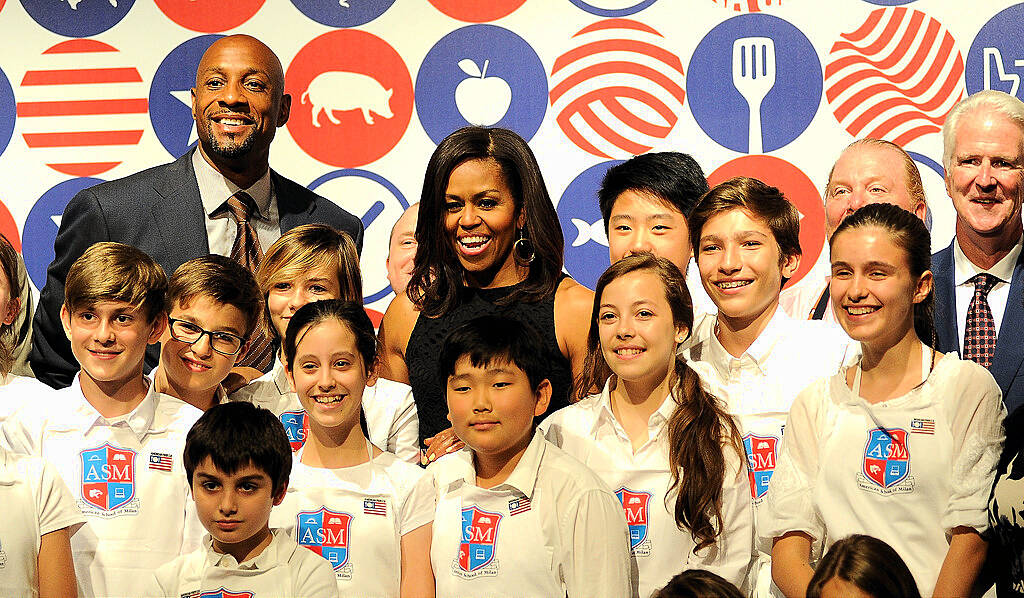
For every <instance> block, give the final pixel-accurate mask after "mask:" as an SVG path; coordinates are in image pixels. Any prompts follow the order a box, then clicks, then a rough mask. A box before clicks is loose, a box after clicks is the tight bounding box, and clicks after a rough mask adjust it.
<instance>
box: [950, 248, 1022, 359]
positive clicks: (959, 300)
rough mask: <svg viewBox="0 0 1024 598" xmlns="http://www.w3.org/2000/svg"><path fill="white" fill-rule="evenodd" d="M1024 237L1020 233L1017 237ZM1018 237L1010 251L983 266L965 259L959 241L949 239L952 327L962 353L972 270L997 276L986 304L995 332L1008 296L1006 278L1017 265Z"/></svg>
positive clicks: (970, 295) (999, 325) (1011, 274)
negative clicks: (951, 268)
mask: <svg viewBox="0 0 1024 598" xmlns="http://www.w3.org/2000/svg"><path fill="white" fill-rule="evenodd" d="M1021 239H1024V236H1022V237H1021ZM1021 239H1017V244H1016V245H1014V246H1013V249H1011V250H1010V253H1008V254H1006V255H1005V256H1004V257H1003V259H1001V260H999V261H998V262H997V263H996V265H995V266H992V267H991V268H989V269H988V270H983V269H981V268H979V267H977V266H975V265H974V264H973V263H972V262H971V260H969V259H967V256H966V255H964V251H963V250H962V249H960V242H959V241H958V240H957V239H955V238H954V239H953V289H954V293H953V295H954V297H955V298H956V299H955V300H956V331H957V336H958V337H959V338H958V340H959V341H960V354H961V355H963V354H964V334H965V333H966V331H967V310H968V309H969V308H970V306H971V299H973V298H974V283H973V282H969V281H970V279H971V278H973V277H974V276H975V275H976V274H981V273H982V272H985V273H988V274H991V275H992V276H995V277H996V278H998V279H999V281H1000V282H997V283H996V284H995V286H993V287H992V290H991V291H989V293H988V306H989V309H991V310H992V319H993V320H995V325H996V336H999V328H1000V327H1001V326H1002V323H1003V314H1004V313H1006V300H1007V298H1009V296H1010V281H1011V280H1012V279H1013V268H1014V267H1015V266H1016V265H1017V258H1018V257H1020V250H1021Z"/></svg>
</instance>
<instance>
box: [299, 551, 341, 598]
mask: <svg viewBox="0 0 1024 598" xmlns="http://www.w3.org/2000/svg"><path fill="white" fill-rule="evenodd" d="M299 550H302V551H304V552H306V553H308V554H305V555H303V556H304V557H305V558H303V559H302V560H301V561H299V566H298V567H296V570H295V571H293V579H294V580H295V582H296V585H295V589H294V591H295V596H302V598H338V580H337V578H336V577H335V576H334V570H333V569H331V565H330V563H328V562H327V559H324V558H322V557H319V556H317V555H316V554H315V553H313V552H311V551H309V550H306V549H305V548H302V547H299ZM310 557H312V558H310Z"/></svg>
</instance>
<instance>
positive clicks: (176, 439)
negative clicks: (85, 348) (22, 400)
mask: <svg viewBox="0 0 1024 598" xmlns="http://www.w3.org/2000/svg"><path fill="white" fill-rule="evenodd" d="M80 375H81V374H79V376H80ZM79 376H76V377H75V380H74V382H73V383H72V385H71V386H69V387H68V388H65V389H62V390H59V391H54V392H53V393H52V394H51V395H49V397H48V399H49V400H48V402H46V403H40V402H36V403H29V404H26V405H24V406H23V407H22V408H21V409H19V410H18V411H16V412H15V413H14V414H13V415H11V417H10V418H9V419H8V420H7V421H6V422H4V425H3V426H2V427H0V444H2V445H3V446H5V447H7V448H10V449H11V450H14V451H16V452H20V453H24V454H30V455H37V456H40V457H43V458H45V459H46V460H48V461H49V462H50V463H51V464H53V466H54V468H55V469H56V470H57V472H58V474H59V475H60V477H61V479H63V481H64V483H65V484H67V486H68V488H69V489H70V491H71V494H72V496H74V498H75V500H76V502H77V505H78V507H79V509H81V511H82V514H83V515H85V520H86V523H85V525H84V526H83V527H82V528H81V529H80V530H79V531H78V532H77V533H76V534H75V536H74V537H73V538H72V539H71V551H72V554H73V557H74V561H75V574H76V575H77V576H78V588H79V589H78V593H79V596H82V597H91V596H97V597H99V596H102V597H116V596H125V597H132V598H134V597H136V596H140V595H142V594H141V593H140V592H141V591H142V589H143V586H144V584H145V580H146V578H147V576H148V574H149V572H151V571H153V570H154V569H156V567H158V566H159V565H161V564H163V563H165V562H167V561H169V560H171V559H173V558H174V557H175V556H177V555H179V554H183V553H185V552H188V551H190V550H192V549H193V548H195V547H196V546H198V541H199V538H200V537H201V536H202V527H201V525H200V524H199V521H198V519H197V518H196V515H195V508H194V506H193V504H192V499H191V498H190V496H189V485H188V482H187V480H186V476H185V468H184V466H183V464H182V462H181V453H182V450H183V449H184V446H185V435H186V433H187V432H188V430H189V429H190V428H191V427H192V424H193V423H194V422H195V421H196V420H197V419H199V416H200V415H202V413H201V412H200V411H199V410H198V409H196V408H195V407H193V406H191V405H188V404H187V403H184V402H182V401H179V400H177V399H174V398H171V397H167V396H166V395H161V394H160V393H158V392H156V390H155V389H154V385H153V384H152V383H150V384H149V391H148V392H147V393H146V396H145V398H143V400H142V402H141V403H139V405H138V407H136V408H135V409H134V410H133V411H131V412H130V413H128V414H126V415H123V416H120V417H115V418H110V419H107V418H105V417H103V416H102V415H100V414H99V412H97V411H96V409H95V408H93V406H92V405H90V404H89V402H88V401H86V399H85V397H84V396H83V395H82V390H81V386H80V385H79Z"/></svg>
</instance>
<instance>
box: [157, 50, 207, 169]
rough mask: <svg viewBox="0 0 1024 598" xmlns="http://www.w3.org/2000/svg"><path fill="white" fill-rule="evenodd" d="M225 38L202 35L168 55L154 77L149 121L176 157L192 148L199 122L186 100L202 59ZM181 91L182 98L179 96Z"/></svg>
mask: <svg viewBox="0 0 1024 598" xmlns="http://www.w3.org/2000/svg"><path fill="white" fill-rule="evenodd" d="M222 37H224V36H223V35H201V36H199V37H193V38H192V39H190V40H188V41H186V42H184V43H182V44H179V45H178V47H176V48H174V49H173V50H171V51H170V53H169V54H167V57H166V58H164V59H163V61H162V62H161V63H160V66H158V67H157V69H156V73H155V74H154V75H153V83H152V85H150V86H149V120H150V122H152V123H153V131H154V132H156V137H157V139H159V140H160V145H162V146H164V149H165V150H167V152H168V153H169V154H171V155H172V156H174V157H175V158H177V157H180V156H182V155H183V154H184V153H185V152H187V151H188V150H190V149H192V148H193V147H194V146H195V144H196V143H197V141H192V143H189V138H190V137H191V136H192V130H193V127H194V126H195V121H194V120H193V119H192V105H191V104H186V103H185V102H184V101H183V98H184V97H188V92H189V90H190V89H192V87H193V86H195V83H196V70H197V69H198V68H199V60H200V59H202V57H203V54H204V53H205V52H206V50H207V48H209V47H210V45H212V44H213V42H215V41H217V40H218V39H220V38H222ZM171 92H177V93H178V95H179V96H181V97H175V96H174V95H172V93H171Z"/></svg>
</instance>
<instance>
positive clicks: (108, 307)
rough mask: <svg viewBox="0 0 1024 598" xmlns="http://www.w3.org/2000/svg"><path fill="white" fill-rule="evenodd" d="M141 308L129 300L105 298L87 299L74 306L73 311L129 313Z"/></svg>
mask: <svg viewBox="0 0 1024 598" xmlns="http://www.w3.org/2000/svg"><path fill="white" fill-rule="evenodd" d="M140 309H141V307H139V306H137V305H132V304H131V303H128V302H127V301H121V300H120V299H103V300H101V301H87V302H82V303H79V304H78V305H76V306H74V307H73V308H72V309H71V311H72V312H81V311H107V312H118V313H127V312H137V311H139V310H140Z"/></svg>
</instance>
